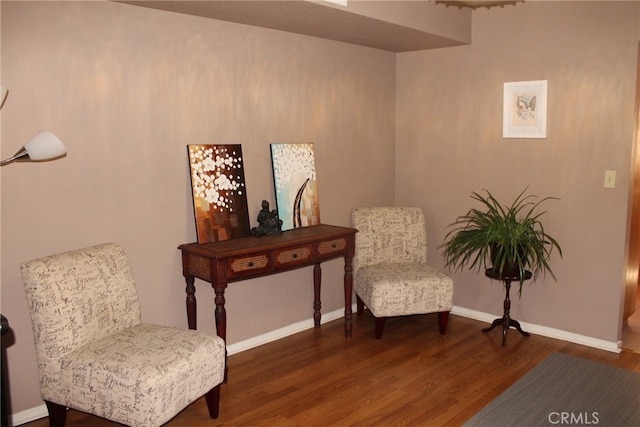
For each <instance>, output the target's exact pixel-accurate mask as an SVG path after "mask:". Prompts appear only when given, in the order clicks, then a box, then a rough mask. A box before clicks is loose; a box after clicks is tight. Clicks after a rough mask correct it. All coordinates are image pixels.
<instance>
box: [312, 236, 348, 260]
mask: <svg viewBox="0 0 640 427" xmlns="http://www.w3.org/2000/svg"><path fill="white" fill-rule="evenodd" d="M346 247H347V239H345V238H343V237H341V238H339V239H333V240H325V241H324V242H320V243H318V255H319V256H321V257H327V256H332V255H335V254H336V253H340V252H342V251H344V249H345V248H346Z"/></svg>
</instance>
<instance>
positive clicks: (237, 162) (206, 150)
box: [187, 144, 251, 243]
mask: <svg viewBox="0 0 640 427" xmlns="http://www.w3.org/2000/svg"><path fill="white" fill-rule="evenodd" d="M187 156H188V159H189V170H190V172H191V189H192V193H191V194H192V196H193V212H194V216H195V221H196V234H197V237H198V243H210V242H219V241H223V240H230V239H237V238H241V237H248V236H250V235H251V228H250V223H249V209H248V204H247V192H246V185H245V177H244V162H243V159H242V146H241V145H240V144H214V145H208V144H191V145H187Z"/></svg>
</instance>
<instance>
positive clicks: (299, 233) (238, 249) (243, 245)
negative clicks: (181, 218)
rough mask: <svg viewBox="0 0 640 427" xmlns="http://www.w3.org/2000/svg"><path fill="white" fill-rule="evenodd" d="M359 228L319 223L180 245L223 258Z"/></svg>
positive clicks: (341, 234)
mask: <svg viewBox="0 0 640 427" xmlns="http://www.w3.org/2000/svg"><path fill="white" fill-rule="evenodd" d="M357 231H358V230H356V229H355V228H349V227H339V226H335V225H327V224H319V225H312V226H309V227H301V228H294V229H293V230H287V231H283V232H282V233H280V234H271V235H266V236H257V237H256V236H250V237H242V238H239V239H230V240H223V241H220V242H210V243H202V244H199V243H185V244H182V245H180V246H178V249H180V250H181V251H183V252H186V253H189V254H193V255H199V256H203V257H206V258H221V257H228V256H233V255H237V254H244V253H246V252H247V250H251V249H257V250H271V249H277V248H279V247H287V246H289V245H291V243H292V242H295V243H299V244H307V243H312V242H316V241H318V240H330V239H334V238H340V237H344V236H347V235H351V234H355V233H357Z"/></svg>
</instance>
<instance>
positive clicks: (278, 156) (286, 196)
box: [270, 143, 320, 231]
mask: <svg viewBox="0 0 640 427" xmlns="http://www.w3.org/2000/svg"><path fill="white" fill-rule="evenodd" d="M270 148H271V162H272V166H273V181H274V187H275V193H276V204H277V210H278V216H279V218H280V219H281V220H282V230H283V231H285V230H291V229H294V228H301V227H308V226H310V225H317V224H320V204H319V201H318V187H317V181H316V166H315V147H314V145H313V143H285V144H281V143H276V144H271V145H270Z"/></svg>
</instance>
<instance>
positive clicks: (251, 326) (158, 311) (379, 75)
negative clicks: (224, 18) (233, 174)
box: [1, 1, 395, 413]
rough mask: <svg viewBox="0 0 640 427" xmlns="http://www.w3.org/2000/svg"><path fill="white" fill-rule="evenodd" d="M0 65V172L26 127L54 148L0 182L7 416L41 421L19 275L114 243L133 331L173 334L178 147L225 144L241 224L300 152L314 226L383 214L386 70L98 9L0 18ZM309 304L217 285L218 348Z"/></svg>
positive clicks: (388, 190) (372, 54)
mask: <svg viewBox="0 0 640 427" xmlns="http://www.w3.org/2000/svg"><path fill="white" fill-rule="evenodd" d="M2 64H3V68H2V79H3V81H2V83H3V84H4V85H5V86H7V87H8V88H9V89H10V96H9V100H8V101H7V104H6V105H5V107H4V109H3V111H2V125H3V126H2V141H3V145H2V157H3V158H5V157H7V156H9V155H11V154H13V152H14V151H15V150H16V149H17V148H19V146H20V145H21V144H22V143H24V141H25V140H26V139H27V138H29V137H30V136H31V135H32V134H35V133H36V132H37V131H38V130H40V129H41V128H42V129H50V130H51V131H53V132H54V133H56V134H57V135H58V136H59V137H60V138H61V139H62V140H63V141H64V142H65V144H66V146H67V149H68V156H67V157H66V158H64V159H62V160H58V161H55V162H50V163H45V164H27V163H22V164H14V165H11V166H8V167H3V168H2V207H3V210H2V306H1V309H2V313H3V314H5V315H6V316H7V317H8V318H9V321H10V323H11V326H12V328H13V329H14V331H15V335H16V342H15V343H14V344H13V345H11V346H10V347H9V349H8V361H9V365H10V370H11V372H10V380H11V393H12V403H13V408H12V409H13V413H16V412H20V411H24V410H26V409H28V408H33V407H36V406H38V405H40V404H42V402H41V401H40V398H39V393H38V391H37V390H38V382H37V376H36V362H35V356H34V350H33V341H32V334H31V330H30V328H31V327H30V323H29V318H28V313H27V310H26V303H25V298H24V292H23V290H22V282H21V278H20V271H19V264H20V263H21V262H23V261H26V260H29V259H32V258H35V257H39V256H42V255H46V254H51V253H56V252H59V251H64V250H68V249H72V248H78V247H82V246H85V245H91V244H94V243H98V242H103V241H116V242H119V243H121V244H122V245H123V246H124V248H125V250H126V251H127V253H128V255H129V257H130V260H131V263H132V265H133V270H134V274H135V276H136V278H137V282H138V290H139V294H140V299H141V304H142V310H143V319H144V320H145V321H150V322H157V323H161V324H169V325H176V326H182V327H186V312H185V304H184V299H185V298H184V295H185V294H184V287H185V285H184V281H183V279H182V276H181V269H180V268H181V267H180V265H181V264H180V257H179V252H178V251H177V249H176V248H177V246H178V245H179V244H181V243H185V242H190V241H194V240H195V238H196V237H195V228H194V220H193V210H192V205H191V195H190V188H191V187H190V183H189V173H188V167H187V160H186V148H185V146H186V145H187V144H190V143H225V144H226V143H239V144H242V148H243V154H244V162H245V170H246V183H247V193H248V199H249V200H248V201H249V206H250V217H251V218H252V220H254V219H255V218H256V216H257V213H258V210H259V208H260V202H261V200H262V199H268V200H270V201H271V202H272V204H273V205H274V204H275V199H274V195H273V182H272V172H271V160H270V152H269V143H271V142H303V141H304V142H306V141H312V142H314V143H315V145H316V166H317V174H318V191H319V197H320V210H321V219H322V221H323V222H325V223H328V224H336V225H349V222H350V210H351V208H352V207H354V206H356V205H367V204H375V203H392V202H393V173H394V172H393V169H394V138H395V55H394V54H393V53H389V52H385V51H381V50H375V49H368V48H362V47H356V46H352V45H348V44H344V43H336V42H330V41H327V40H322V39H316V38H311V37H305V36H297V35H292V34H288V33H284V32H279V31H272V30H265V29H260V28H254V27H248V26H244V25H237V24H230V23H225V22H220V21H215V20H207V19H203V18H195V17H190V16H186V15H180V14H174V13H167V12H161V11H154V10H149V9H144V8H138V7H134V6H129V5H123V4H117V3H110V2H98V3H96V2H87V3H84V2H60V3H58V2H53V3H48V2H45V3H32V2H22V3H13V2H6V1H3V2H2ZM274 207H275V206H274ZM252 225H253V226H255V225H257V224H256V223H255V221H254V222H253V223H252ZM341 273H342V264H341V262H340V261H332V262H329V263H326V264H323V281H324V284H325V286H324V290H323V311H324V312H330V311H334V310H339V309H340V308H341V307H343V306H344V302H343V292H342V287H341V283H342V282H341V280H342V276H341ZM196 286H197V296H198V298H199V303H200V304H199V306H198V309H199V311H198V324H199V328H200V329H203V330H208V331H213V330H214V327H213V308H212V305H213V291H212V290H211V287H210V285H208V284H206V283H204V282H197V284H196ZM312 301H313V293H312V271H311V270H310V269H308V268H307V269H302V270H297V271H294V272H289V273H286V274H282V275H278V276H277V277H270V278H263V279H258V280H251V281H246V282H241V283H235V284H231V285H230V287H229V289H228V292H227V310H228V336H227V337H228V341H229V343H231V344H232V343H235V342H238V341H241V340H245V339H247V338H250V337H254V336H256V335H259V334H263V333H266V332H269V331H272V330H274V329H277V328H280V327H283V326H287V325H290V324H292V323H295V322H298V321H302V320H307V319H310V318H311V316H312Z"/></svg>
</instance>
